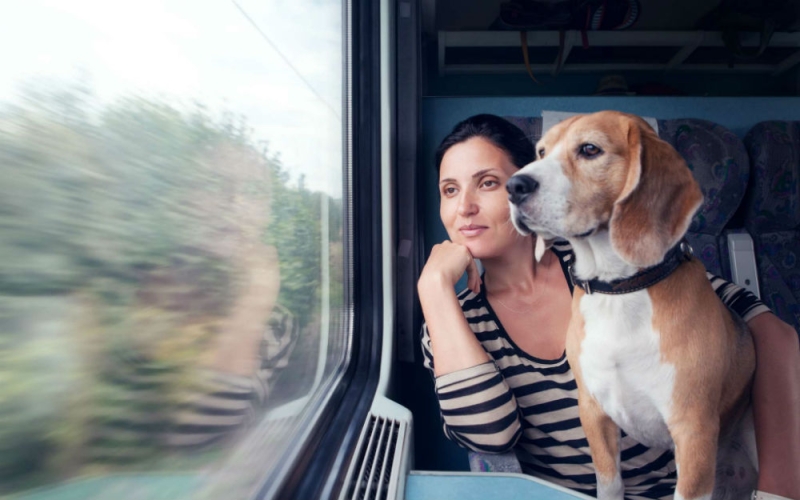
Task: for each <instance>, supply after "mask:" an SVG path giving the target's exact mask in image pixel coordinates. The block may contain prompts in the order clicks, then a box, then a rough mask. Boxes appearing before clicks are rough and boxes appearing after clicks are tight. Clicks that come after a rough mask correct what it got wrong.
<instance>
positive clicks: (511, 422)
mask: <svg viewBox="0 0 800 500" xmlns="http://www.w3.org/2000/svg"><path fill="white" fill-rule="evenodd" d="M465 271H466V272H467V283H468V286H469V288H470V289H471V290H472V291H473V292H476V293H477V292H478V291H480V277H479V276H478V269H477V266H476V265H475V262H474V260H473V258H472V255H470V253H469V250H467V248H466V247H463V246H461V245H457V244H454V243H451V242H449V241H448V242H444V243H442V244H440V245H436V246H434V247H433V250H432V251H431V255H430V257H429V258H428V261H427V263H426V264H425V268H424V269H423V270H422V274H421V276H420V279H419V282H418V283H417V290H418V292H419V297H420V304H421V306H422V313H423V316H424V317H425V324H424V325H423V327H422V353H423V355H424V360H425V361H424V362H425V367H426V368H428V369H429V370H431V372H432V373H433V374H434V379H435V382H436V397H437V398H438V400H439V407H440V410H441V415H442V421H443V425H444V433H445V435H446V436H447V437H448V438H449V439H451V440H452V441H454V442H456V443H458V444H459V445H461V446H463V447H465V448H469V449H471V450H474V451H480V452H489V453H501V452H505V451H508V450H510V449H511V448H512V447H513V446H514V445H515V444H516V442H517V440H518V439H519V436H520V435H521V433H522V426H521V424H520V421H519V412H518V407H517V401H516V399H514V395H513V394H512V393H511V390H510V389H509V387H508V384H507V383H506V381H505V379H504V378H503V376H502V374H501V373H500V371H499V370H498V369H497V366H495V364H494V362H492V361H491V360H490V358H489V355H488V354H487V353H486V351H485V350H484V349H483V346H482V345H481V343H480V341H478V339H477V337H476V336H475V333H474V332H473V331H472V329H471V328H470V327H469V323H467V319H466V317H465V316H464V311H463V310H462V309H461V304H460V303H459V302H458V297H457V296H456V293H455V290H454V286H455V284H456V282H457V281H458V280H459V279H460V278H461V276H462V275H463V274H464V272H465ZM434 360H435V362H434Z"/></svg>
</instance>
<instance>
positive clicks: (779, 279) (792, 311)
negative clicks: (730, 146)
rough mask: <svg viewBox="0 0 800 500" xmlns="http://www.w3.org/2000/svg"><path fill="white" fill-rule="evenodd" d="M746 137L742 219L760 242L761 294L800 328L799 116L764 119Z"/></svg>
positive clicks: (777, 311)
mask: <svg viewBox="0 0 800 500" xmlns="http://www.w3.org/2000/svg"><path fill="white" fill-rule="evenodd" d="M744 142H745V145H746V146H747V150H748V153H749V154H750V162H751V164H752V169H753V173H752V178H751V180H750V186H749V188H748V191H747V196H746V198H745V203H744V223H745V227H746V228H747V230H748V232H749V233H750V234H751V235H752V237H753V240H754V243H755V247H756V262H757V264H758V274H759V280H760V285H761V295H762V297H761V299H762V300H763V301H764V302H765V303H766V304H767V305H768V306H769V307H770V308H772V310H773V311H774V312H775V313H776V314H777V315H778V316H779V317H780V318H781V319H782V320H784V321H786V322H787V323H789V324H790V325H793V326H794V327H795V329H798V330H800V269H798V262H797V259H798V257H799V256H800V122H786V121H768V122H761V123H759V124H757V125H755V126H754V127H753V128H752V129H750V131H749V132H748V133H747V135H746V136H745V139H744Z"/></svg>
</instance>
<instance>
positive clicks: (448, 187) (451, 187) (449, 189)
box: [442, 186, 456, 195]
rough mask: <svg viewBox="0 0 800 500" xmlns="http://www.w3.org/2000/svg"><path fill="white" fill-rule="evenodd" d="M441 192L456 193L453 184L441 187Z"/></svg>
mask: <svg viewBox="0 0 800 500" xmlns="http://www.w3.org/2000/svg"><path fill="white" fill-rule="evenodd" d="M442 193H443V194H446V195H451V194H455V193H456V188H455V187H453V186H447V187H445V188H444V189H442Z"/></svg>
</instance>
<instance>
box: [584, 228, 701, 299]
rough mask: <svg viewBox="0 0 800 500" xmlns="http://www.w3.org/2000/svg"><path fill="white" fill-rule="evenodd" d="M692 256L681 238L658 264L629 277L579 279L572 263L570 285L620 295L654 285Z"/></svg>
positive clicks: (589, 290)
mask: <svg viewBox="0 0 800 500" xmlns="http://www.w3.org/2000/svg"><path fill="white" fill-rule="evenodd" d="M693 256H694V251H693V250H692V247H691V246H690V245H689V242H688V241H686V240H685V239H683V240H681V241H680V242H679V243H678V244H677V245H675V246H674V247H672V248H671V249H670V250H669V252H667V254H666V255H665V256H664V260H663V261H661V263H660V264H656V265H655V266H652V267H648V268H646V269H643V270H641V271H639V272H638V273H636V274H634V275H633V276H631V277H630V278H623V279H619V280H614V281H600V280H598V279H591V280H581V279H578V278H577V277H575V271H574V269H573V266H572V265H570V266H569V277H570V279H571V280H572V286H577V287H580V288H582V289H583V291H584V292H586V293H587V294H589V295H591V294H592V293H595V292H596V293H605V294H609V295H621V294H623V293H631V292H636V291H639V290H644V289H645V288H647V287H651V286H653V285H655V284H656V283H658V282H659V281H661V280H663V279H664V278H666V277H667V276H669V275H670V274H672V273H673V272H674V271H675V270H676V269H678V266H680V265H681V264H683V263H684V262H689V261H690V260H692V257H693Z"/></svg>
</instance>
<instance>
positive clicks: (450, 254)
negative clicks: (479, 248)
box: [422, 241, 480, 290]
mask: <svg viewBox="0 0 800 500" xmlns="http://www.w3.org/2000/svg"><path fill="white" fill-rule="evenodd" d="M464 272H466V273H467V287H469V289H470V290H480V275H479V274H478V267H477V265H476V264H475V259H473V258H472V254H471V253H470V252H469V249H468V248H467V247H465V246H463V245H459V244H457V243H453V242H451V241H445V242H442V243H439V244H437V245H434V246H433V248H432V249H431V255H430V257H428V261H427V262H426V263H425V267H424V268H423V270H422V273H423V274H426V273H435V274H439V275H440V276H442V278H443V279H445V280H446V282H447V283H450V284H451V285H455V284H456V283H457V282H458V280H459V279H461V276H463V275H464Z"/></svg>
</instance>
